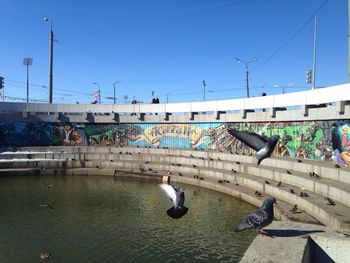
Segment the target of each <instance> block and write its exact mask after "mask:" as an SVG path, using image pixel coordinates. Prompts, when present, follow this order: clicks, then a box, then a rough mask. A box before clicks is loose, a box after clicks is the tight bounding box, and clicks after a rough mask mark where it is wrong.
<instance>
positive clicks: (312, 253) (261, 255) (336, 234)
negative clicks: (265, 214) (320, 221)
mask: <svg viewBox="0 0 350 263" xmlns="http://www.w3.org/2000/svg"><path fill="white" fill-rule="evenodd" d="M265 229H266V230H267V231H268V232H269V233H270V234H271V236H272V237H273V238H269V237H262V236H257V237H256V238H255V239H254V241H253V243H252V244H251V245H250V246H249V248H248V249H247V251H246V253H245V254H244V256H243V258H242V260H241V261H240V262H241V263H251V262H259V263H271V262H284V263H294V262H303V263H311V262H340V263H345V262H348V259H349V256H350V252H349V249H348V248H349V247H350V240H349V239H348V238H346V235H347V234H349V235H350V233H349V232H348V230H344V229H338V228H330V227H324V226H315V225H310V224H304V223H297V222H291V221H288V222H286V221H274V222H273V223H272V224H271V225H269V226H267V227H266V228H265ZM311 242H314V243H316V244H317V245H318V249H315V247H312V246H311V245H310V243H311Z"/></svg>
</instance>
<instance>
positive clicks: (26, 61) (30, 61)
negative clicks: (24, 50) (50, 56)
mask: <svg viewBox="0 0 350 263" xmlns="http://www.w3.org/2000/svg"><path fill="white" fill-rule="evenodd" d="M32 64H33V58H24V59H23V65H24V66H27V103H29V66H30V65H32Z"/></svg>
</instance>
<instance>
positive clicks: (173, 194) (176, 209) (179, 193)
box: [160, 184, 188, 219]
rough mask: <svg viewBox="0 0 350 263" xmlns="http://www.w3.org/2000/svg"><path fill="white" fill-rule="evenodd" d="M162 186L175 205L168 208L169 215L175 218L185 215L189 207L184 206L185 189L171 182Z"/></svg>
mask: <svg viewBox="0 0 350 263" xmlns="http://www.w3.org/2000/svg"><path fill="white" fill-rule="evenodd" d="M160 188H162V190H163V191H164V192H165V193H166V194H167V195H168V196H169V197H170V199H171V201H173V204H174V206H173V207H171V208H169V209H168V210H167V214H168V216H170V217H172V218H175V219H177V218H181V217H183V216H184V215H185V214H186V213H187V211H188V208H187V207H186V206H184V203H185V192H184V189H182V188H181V187H177V186H174V185H169V184H161V185H160Z"/></svg>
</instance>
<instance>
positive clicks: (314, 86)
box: [312, 16, 317, 89]
mask: <svg viewBox="0 0 350 263" xmlns="http://www.w3.org/2000/svg"><path fill="white" fill-rule="evenodd" d="M316 40H317V16H315V27H314V59H313V63H312V89H315V88H316V82H315V80H316Z"/></svg>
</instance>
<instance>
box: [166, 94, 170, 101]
mask: <svg viewBox="0 0 350 263" xmlns="http://www.w3.org/2000/svg"><path fill="white" fill-rule="evenodd" d="M170 94H171V93H170V92H169V93H167V94H166V103H169V95H170Z"/></svg>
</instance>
